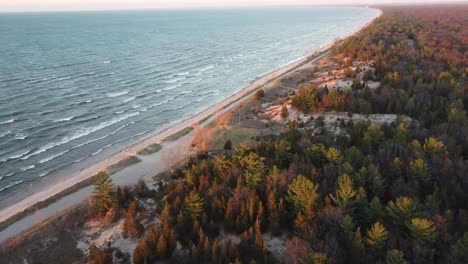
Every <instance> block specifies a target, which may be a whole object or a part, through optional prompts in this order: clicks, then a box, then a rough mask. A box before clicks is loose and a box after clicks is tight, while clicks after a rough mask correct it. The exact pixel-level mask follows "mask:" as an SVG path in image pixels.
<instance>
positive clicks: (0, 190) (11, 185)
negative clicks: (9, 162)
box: [0, 180, 23, 192]
mask: <svg viewBox="0 0 468 264" xmlns="http://www.w3.org/2000/svg"><path fill="white" fill-rule="evenodd" d="M22 182H23V180H20V181H15V182H14V183H12V184H9V185H7V186H5V187H3V188H1V189H0V192H2V191H4V190H6V189H8V188H11V187H13V186H15V185H18V184H20V183H22Z"/></svg>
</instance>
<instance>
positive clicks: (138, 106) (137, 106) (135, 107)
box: [132, 105, 141, 109]
mask: <svg viewBox="0 0 468 264" xmlns="http://www.w3.org/2000/svg"><path fill="white" fill-rule="evenodd" d="M140 106H141V105H133V106H132V108H133V109H137V108H140Z"/></svg>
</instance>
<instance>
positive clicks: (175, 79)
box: [164, 77, 187, 83]
mask: <svg viewBox="0 0 468 264" xmlns="http://www.w3.org/2000/svg"><path fill="white" fill-rule="evenodd" d="M185 79H187V78H185V77H182V78H174V79H170V80H167V81H164V82H165V83H176V82H178V81H182V80H185Z"/></svg>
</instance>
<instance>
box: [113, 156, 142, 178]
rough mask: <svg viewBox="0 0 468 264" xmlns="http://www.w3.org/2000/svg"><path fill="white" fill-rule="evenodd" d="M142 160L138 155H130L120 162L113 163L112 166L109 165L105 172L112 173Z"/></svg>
mask: <svg viewBox="0 0 468 264" xmlns="http://www.w3.org/2000/svg"><path fill="white" fill-rule="evenodd" d="M139 162H141V159H139V158H138V157H136V156H128V157H126V158H124V159H122V160H120V161H119V162H117V163H115V164H112V165H110V166H108V167H107V168H106V169H105V172H106V173H107V174H109V175H112V174H115V173H117V172H119V171H121V170H123V169H125V168H127V167H129V166H131V165H133V164H136V163H139Z"/></svg>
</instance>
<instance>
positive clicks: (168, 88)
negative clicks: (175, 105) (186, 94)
mask: <svg viewBox="0 0 468 264" xmlns="http://www.w3.org/2000/svg"><path fill="white" fill-rule="evenodd" d="M181 85H182V84H177V85H173V86H169V87H166V88H164V89H163V90H164V91H170V90H173V89H175V88H177V87H180V86H181Z"/></svg>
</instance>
